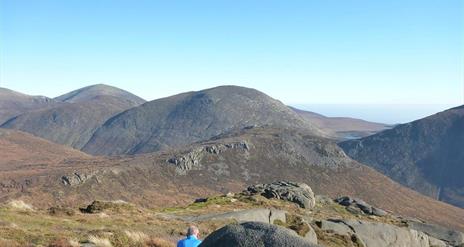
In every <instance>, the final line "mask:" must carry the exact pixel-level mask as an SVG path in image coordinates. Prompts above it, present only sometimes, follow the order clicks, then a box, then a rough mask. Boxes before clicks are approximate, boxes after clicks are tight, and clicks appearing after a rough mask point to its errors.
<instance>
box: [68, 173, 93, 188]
mask: <svg viewBox="0 0 464 247" xmlns="http://www.w3.org/2000/svg"><path fill="white" fill-rule="evenodd" d="M95 174H96V173H95V172H90V173H81V172H74V173H73V174H69V175H64V176H62V177H61V182H62V183H63V184H64V185H66V186H77V185H80V184H83V183H85V182H86V181H87V180H89V179H91V178H93V177H94V176H95Z"/></svg>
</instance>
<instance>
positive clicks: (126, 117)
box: [83, 86, 325, 155]
mask: <svg viewBox="0 0 464 247" xmlns="http://www.w3.org/2000/svg"><path fill="white" fill-rule="evenodd" d="M264 125H269V126H274V127H275V126H280V127H293V128H298V129H305V130H306V131H308V133H312V134H314V135H320V136H324V135H325V133H324V132H323V131H320V130H319V129H318V128H317V127H315V126H314V125H313V124H311V123H310V122H308V121H306V120H305V119H303V118H302V117H301V116H299V115H298V114H296V113H295V112H294V111H292V110H291V109H290V108H288V107H287V106H285V105H284V104H282V103H281V102H280V101H278V100H275V99H273V98H271V97H269V96H267V95H265V94H264V93H262V92H259V91H257V90H255V89H250V88H244V87H238V86H220V87H215V88H211V89H206V90H202V91H198V92H188V93H183V94H178V95H174V96H171V97H167V98H162V99H158V100H154V101H150V102H147V103H145V104H143V105H141V106H138V107H134V108H132V109H130V110H128V111H126V112H123V113H121V114H119V115H118V116H115V117H113V118H112V119H110V120H109V121H107V122H106V123H105V124H104V125H103V126H102V127H101V128H99V129H98V130H97V131H96V133H95V134H94V136H93V137H92V139H91V140H90V141H89V143H87V144H86V145H85V146H84V148H83V151H85V152H87V153H90V154H99V155H102V154H103V155H115V154H137V153H148V152H153V151H158V150H163V149H169V148H175V147H179V146H183V145H186V144H189V143H193V142H197V141H201V140H205V139H209V138H211V137H213V136H216V135H219V134H222V133H224V132H227V131H230V130H233V129H240V128H244V127H247V126H264Z"/></svg>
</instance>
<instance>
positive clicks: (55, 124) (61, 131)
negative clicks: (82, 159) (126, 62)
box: [0, 84, 145, 149]
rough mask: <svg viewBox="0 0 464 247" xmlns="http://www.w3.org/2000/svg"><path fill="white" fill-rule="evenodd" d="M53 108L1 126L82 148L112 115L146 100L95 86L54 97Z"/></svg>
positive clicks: (14, 119) (109, 87) (18, 118)
mask: <svg viewBox="0 0 464 247" xmlns="http://www.w3.org/2000/svg"><path fill="white" fill-rule="evenodd" d="M58 100H61V101H63V102H60V103H59V104H56V105H55V106H54V107H49V108H46V109H43V110H36V111H32V112H26V113H23V114H21V115H19V116H16V117H14V118H12V119H10V120H8V121H7V122H5V123H4V124H3V125H1V126H0V127H2V128H10V129H17V130H21V131H25V132H28V133H31V134H34V135H35V136H38V137H42V138H45V139H47V140H50V141H53V142H55V143H59V144H65V145H68V146H71V147H73V148H76V149H81V148H82V147H83V146H84V145H85V144H86V143H87V142H88V141H89V139H90V138H91V137H92V135H93V134H94V132H95V131H96V130H97V129H98V128H99V127H100V126H101V125H102V124H103V123H105V122H106V120H108V119H109V118H111V117H113V116H114V115H116V114H118V113H120V112H122V111H125V110H127V109H129V108H132V107H134V106H138V105H140V104H142V103H144V102H145V101H144V100H143V99H141V98H139V97H137V96H135V95H132V94H130V93H128V92H126V91H123V90H121V89H117V88H114V87H111V86H106V85H102V84H99V85H94V86H89V87H85V88H82V89H79V90H75V91H73V92H71V93H68V94H65V95H63V96H59V97H57V98H55V101H58Z"/></svg>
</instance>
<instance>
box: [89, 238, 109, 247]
mask: <svg viewBox="0 0 464 247" xmlns="http://www.w3.org/2000/svg"><path fill="white" fill-rule="evenodd" d="M89 242H91V243H93V244H95V245H96V246H97V247H113V245H112V244H111V242H110V240H109V239H107V238H101V237H97V236H89Z"/></svg>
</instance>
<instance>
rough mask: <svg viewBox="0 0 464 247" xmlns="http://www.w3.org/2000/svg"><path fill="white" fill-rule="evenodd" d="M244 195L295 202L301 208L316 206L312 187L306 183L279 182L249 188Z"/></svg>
mask: <svg viewBox="0 0 464 247" xmlns="http://www.w3.org/2000/svg"><path fill="white" fill-rule="evenodd" d="M244 193H245V194H250V195H256V194H258V195H262V196H264V197H266V198H268V199H271V198H276V199H281V200H284V201H290V202H294V203H296V204H298V206H300V207H301V208H307V209H311V208H313V207H314V206H315V205H316V199H315V196H314V193H313V191H312V189H311V187H309V186H308V185H307V184H304V183H295V182H288V181H279V182H274V183H270V184H257V185H252V186H249V187H248V188H247V190H246V191H245V192H244Z"/></svg>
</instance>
